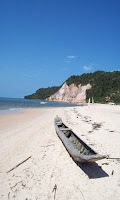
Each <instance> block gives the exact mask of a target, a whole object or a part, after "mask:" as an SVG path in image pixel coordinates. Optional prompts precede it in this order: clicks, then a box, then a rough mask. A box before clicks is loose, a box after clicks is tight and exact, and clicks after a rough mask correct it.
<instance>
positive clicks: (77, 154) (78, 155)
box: [54, 118, 105, 162]
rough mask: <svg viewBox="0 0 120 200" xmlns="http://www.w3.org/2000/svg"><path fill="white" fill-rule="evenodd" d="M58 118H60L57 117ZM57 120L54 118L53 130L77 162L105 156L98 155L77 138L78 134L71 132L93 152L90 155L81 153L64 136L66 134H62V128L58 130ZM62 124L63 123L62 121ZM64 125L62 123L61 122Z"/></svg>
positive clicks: (90, 160)
mask: <svg viewBox="0 0 120 200" xmlns="http://www.w3.org/2000/svg"><path fill="white" fill-rule="evenodd" d="M59 119H60V118H59ZM60 120H61V119H60ZM61 122H62V120H61V121H60V123H61ZM58 124H59V121H58V118H55V120H54V125H55V130H56V133H57V135H58V137H59V138H60V140H61V141H62V143H63V145H64V146H65V148H66V150H67V151H68V153H69V154H70V156H71V157H72V158H73V159H74V160H75V161H77V162H95V161H97V160H101V159H103V158H105V156H103V155H100V154H98V153H96V152H95V151H94V150H92V149H91V148H90V147H89V146H88V145H87V144H86V143H84V142H83V141H82V140H81V139H80V138H78V136H77V135H76V134H75V133H73V132H72V134H74V136H75V137H77V138H78V139H79V140H80V141H81V143H82V144H83V145H84V146H85V147H86V148H87V149H88V150H90V151H91V152H93V154H91V155H84V154H81V153H80V151H78V149H77V148H76V147H75V146H74V145H73V143H72V142H71V141H70V140H69V138H67V137H66V135H65V134H64V132H63V131H62V130H60V128H59V125H58ZM62 124H63V123H62ZM63 125H64V124H63Z"/></svg>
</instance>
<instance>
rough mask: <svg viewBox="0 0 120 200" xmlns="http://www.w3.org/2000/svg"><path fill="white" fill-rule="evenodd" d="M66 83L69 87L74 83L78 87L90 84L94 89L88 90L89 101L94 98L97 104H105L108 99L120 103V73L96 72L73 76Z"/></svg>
mask: <svg viewBox="0 0 120 200" xmlns="http://www.w3.org/2000/svg"><path fill="white" fill-rule="evenodd" d="M66 82H67V84H68V85H70V84H72V83H75V84H76V85H79V84H81V85H86V84H88V83H90V84H91V85H92V88H91V89H90V90H87V99H88V98H91V97H94V100H95V102H101V103H105V102H106V100H107V99H108V100H109V101H110V100H111V101H113V102H115V103H120V71H114V72H104V71H96V72H94V73H88V74H82V75H81V76H71V77H70V78H68V79H67V80H66ZM107 97H108V98H107Z"/></svg>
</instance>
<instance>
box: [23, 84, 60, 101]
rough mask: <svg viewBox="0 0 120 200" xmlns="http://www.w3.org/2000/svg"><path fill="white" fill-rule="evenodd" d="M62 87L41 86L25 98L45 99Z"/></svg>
mask: <svg viewBox="0 0 120 200" xmlns="http://www.w3.org/2000/svg"><path fill="white" fill-rule="evenodd" d="M59 89H60V86H59V87H56V86H55V87H48V88H40V89H39V90H37V91H36V92H35V93H33V94H31V95H28V96H25V97H24V98H25V99H41V100H44V99H46V98H48V97H49V96H51V95H52V94H54V93H55V92H57V91H58V90H59Z"/></svg>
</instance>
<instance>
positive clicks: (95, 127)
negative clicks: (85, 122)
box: [92, 122, 102, 130]
mask: <svg viewBox="0 0 120 200" xmlns="http://www.w3.org/2000/svg"><path fill="white" fill-rule="evenodd" d="M92 126H93V129H94V130H95V129H99V128H101V126H102V123H96V122H94V123H93V124H92Z"/></svg>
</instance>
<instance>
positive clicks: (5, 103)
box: [0, 97, 76, 114]
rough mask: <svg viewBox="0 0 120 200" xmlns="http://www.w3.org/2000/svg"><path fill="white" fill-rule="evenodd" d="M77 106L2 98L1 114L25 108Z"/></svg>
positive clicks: (0, 101) (0, 104)
mask: <svg viewBox="0 0 120 200" xmlns="http://www.w3.org/2000/svg"><path fill="white" fill-rule="evenodd" d="M73 106H76V104H72V103H63V102H53V101H44V100H29V99H22V98H5V97H0V114H7V113H13V112H17V113H18V112H21V111H22V109H23V108H42V107H73Z"/></svg>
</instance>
